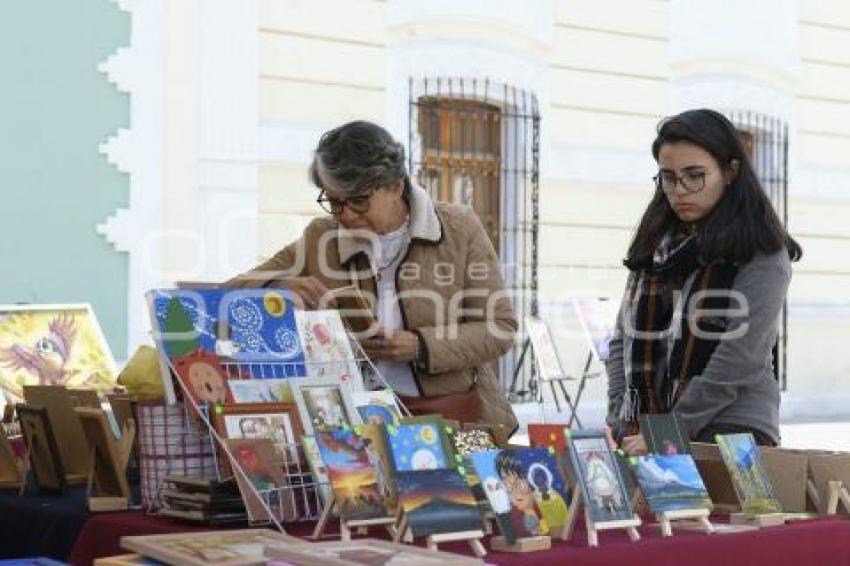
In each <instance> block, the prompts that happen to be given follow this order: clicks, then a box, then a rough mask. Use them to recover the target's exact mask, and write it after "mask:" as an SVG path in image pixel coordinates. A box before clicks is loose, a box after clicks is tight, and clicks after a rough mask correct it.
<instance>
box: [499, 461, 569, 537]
mask: <svg viewBox="0 0 850 566" xmlns="http://www.w3.org/2000/svg"><path fill="white" fill-rule="evenodd" d="M482 465H486V464H485V462H483V461H482ZM493 471H494V472H495V476H496V477H497V478H498V479H499V480H500V481H501V482H502V485H504V487H505V491H506V493H507V495H508V499H509V501H510V504H511V509H510V521H511V524H512V526H513V530H514V533H515V534H516V535H517V536H520V537H525V536H536V535H547V534H552V535H557V534H560V533H561V531H562V529H563V528H564V527H565V526H566V524H567V513H568V508H567V501H568V496H567V489H566V486H565V485H564V480H563V478H562V477H561V473H560V470H559V469H558V462H557V460H556V459H555V457H554V456H553V455H552V454H551V453H550V452H549V450H548V449H545V448H512V449H506V450H499V451H498V453H497V454H495V457H494V459H493ZM488 473H490V470H489V469H488ZM485 489H487V481H486V480H485Z"/></svg>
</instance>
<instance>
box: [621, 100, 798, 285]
mask: <svg viewBox="0 0 850 566" xmlns="http://www.w3.org/2000/svg"><path fill="white" fill-rule="evenodd" d="M676 142H688V143H692V144H694V145H697V146H699V147H701V148H702V149H704V150H705V151H707V152H708V153H710V154H711V155H712V156H713V157H714V159H715V160H717V162H718V163H719V164H720V167H721V168H722V169H724V170H727V169H728V168H729V167H731V166H732V162H733V161H736V160H737V162H738V164H739V165H738V173H737V175H736V176H735V178H734V180H733V181H732V183H731V184H730V185H729V186H728V187H726V190H725V191H723V196H722V197H721V198H720V200H719V201H718V202H717V204H716V205H715V207H714V210H712V211H711V213H710V214H709V216H708V217H707V218H705V219H703V220H701V221H700V222H699V223H698V224H699V225H698V228H697V230H698V233H699V248H700V255H701V256H702V257H703V259H705V260H707V261H711V260H716V259H724V260H727V261H730V262H733V263H736V264H742V263H746V262H748V261H749V260H751V259H752V258H753V256H755V255H756V254H759V253H763V254H770V253H776V252H778V251H779V250H781V249H783V248H785V249H787V250H788V255H789V257H790V258H791V260H792V261H797V260H799V259H800V258H801V257H802V255H803V250H802V248H801V247H800V244H798V243H797V242H796V241H795V240H794V238H792V237H791V236H790V235H789V234H788V232H787V231H786V230H785V227H784V226H783V225H782V222H781V221H780V220H779V216H777V214H776V211H775V210H774V209H773V205H772V204H771V202H770V199H768V197H767V194H765V192H764V189H763V188H762V186H761V183H760V182H759V180H758V178H757V177H756V174H755V172H754V171H753V167H752V165H751V164H750V159H749V156H748V155H747V152H746V150H745V149H744V145H743V144H742V143H741V139H740V138H739V136H738V132H737V130H736V129H735V127H734V126H733V125H732V123H731V122H730V121H729V120H727V119H726V117H724V116H723V115H722V114H720V113H719V112H715V111H714V110H708V109H705V108H702V109H699V110H688V111H686V112H682V113H681V114H677V115H676V116H673V117H670V118H667V119H665V120H663V121H662V122H661V123H660V124H659V125H658V136H657V137H656V138H655V141H654V142H652V156H653V157H654V158H655V160H656V161H657V160H658V153H659V151H660V150H661V146H662V145H664V144H665V143H676ZM680 224H681V221H680V220H679V218H678V217H677V216H676V213H675V212H674V211H673V209H672V208H671V207H670V203H669V202H668V201H667V197H666V195H665V194H664V192H663V191H662V190H661V187H660V186H657V187H656V190H655V194H654V195H653V197H652V201H651V202H650V203H649V206H648V207H647V208H646V211H645V212H644V213H643V217H642V218H641V221H640V224H639V225H638V228H637V231H636V232H635V236H634V239H633V240H632V243H631V244H630V245H629V251H628V254H627V255H626V259H625V260H624V261H623V263H624V264H625V265H626V267H628V268H629V269H630V270H631V271H638V270H640V269H644V268H647V267H649V266H650V265H651V264H652V257H653V255H654V253H655V250H656V248H657V247H658V244H659V243H660V242H661V239H662V238H663V237H664V235H665V234H666V233H668V232H669V231H671V230H673V229H675V228H676V227H677V226H679V225H680Z"/></svg>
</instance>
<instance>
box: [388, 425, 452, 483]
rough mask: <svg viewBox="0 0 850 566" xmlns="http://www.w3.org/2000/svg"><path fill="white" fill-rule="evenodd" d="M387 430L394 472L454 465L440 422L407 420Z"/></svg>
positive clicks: (434, 468)
mask: <svg viewBox="0 0 850 566" xmlns="http://www.w3.org/2000/svg"><path fill="white" fill-rule="evenodd" d="M385 430H386V433H387V441H388V445H389V452H390V460H391V465H392V469H393V471H394V472H413V471H420V470H436V469H439V468H448V467H453V463H452V462H451V460H450V457H451V455H450V454H449V452H448V450H447V449H446V440H445V438H444V436H443V435H444V431H443V430H442V429H441V426H440V424H439V422H422V423H405V424H400V425H399V426H387V427H386V429H385Z"/></svg>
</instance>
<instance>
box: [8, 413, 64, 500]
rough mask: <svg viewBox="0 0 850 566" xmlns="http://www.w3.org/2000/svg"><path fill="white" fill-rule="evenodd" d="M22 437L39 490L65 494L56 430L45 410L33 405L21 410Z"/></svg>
mask: <svg viewBox="0 0 850 566" xmlns="http://www.w3.org/2000/svg"><path fill="white" fill-rule="evenodd" d="M17 413H18V420H19V421H20V423H21V434H22V435H23V437H24V442H25V443H26V446H27V462H28V467H29V469H31V470H32V472H33V477H34V478H35V483H36V485H37V486H38V488H39V490H42V491H52V492H57V493H62V492H64V491H65V487H66V485H67V484H66V478H65V470H64V469H63V467H62V459H61V457H60V455H59V448H58V446H57V443H56V438H55V437H54V436H53V428H52V427H51V424H50V414H49V412H48V411H47V409H46V408H44V407H38V406H33V405H18V406H17Z"/></svg>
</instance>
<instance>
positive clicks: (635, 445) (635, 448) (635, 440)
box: [622, 434, 647, 456]
mask: <svg viewBox="0 0 850 566" xmlns="http://www.w3.org/2000/svg"><path fill="white" fill-rule="evenodd" d="M622 446H623V452H625V453H626V454H627V455H629V456H646V454H647V448H646V441H645V440H644V439H643V436H641V435H639V434H636V435H634V436H627V437H625V438H623V444H622Z"/></svg>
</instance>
